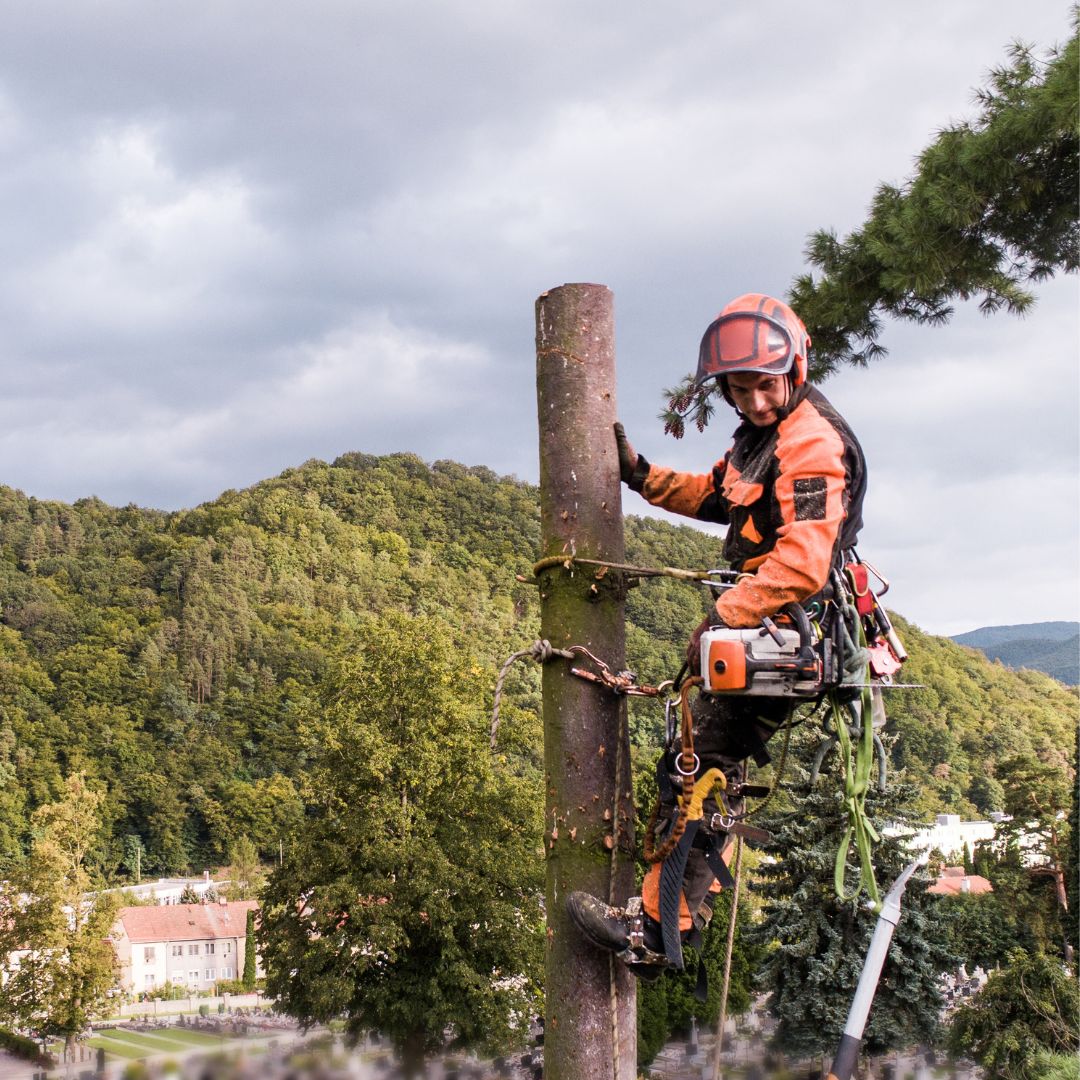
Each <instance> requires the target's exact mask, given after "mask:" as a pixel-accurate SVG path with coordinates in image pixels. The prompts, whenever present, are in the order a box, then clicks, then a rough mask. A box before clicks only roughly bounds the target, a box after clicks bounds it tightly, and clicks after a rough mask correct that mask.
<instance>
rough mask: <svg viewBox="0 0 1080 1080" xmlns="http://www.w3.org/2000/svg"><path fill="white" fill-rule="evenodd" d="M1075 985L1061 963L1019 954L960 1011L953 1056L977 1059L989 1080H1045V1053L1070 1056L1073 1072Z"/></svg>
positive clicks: (1078, 1041)
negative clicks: (1043, 1079) (959, 1055)
mask: <svg viewBox="0 0 1080 1080" xmlns="http://www.w3.org/2000/svg"><path fill="white" fill-rule="evenodd" d="M1077 986H1078V984H1077V982H1076V980H1075V979H1073V978H1070V977H1069V976H1068V975H1067V974H1066V973H1065V971H1064V969H1063V968H1062V966H1061V963H1060V962H1059V961H1057V960H1055V959H1053V958H1052V957H1049V956H1046V955H1045V954H1044V953H1030V954H1029V953H1026V952H1024V951H1023V950H1017V951H1016V952H1014V953H1012V954H1011V955H1010V957H1009V961H1008V966H1007V967H1006V968H1005V969H1004V970H1002V971H996V972H994V973H993V974H992V975H991V976H990V978H989V979H988V980H987V983H986V985H985V986H984V987H983V988H982V990H981V991H980V992H979V994H978V995H977V996H976V997H975V998H974V999H973V1000H972V1001H971V1002H970V1003H969V1004H966V1005H964V1006H962V1007H961V1008H960V1009H959V1010H958V1011H957V1012H956V1014H955V1015H954V1017H953V1019H952V1022H951V1024H950V1026H949V1044H950V1046H951V1048H952V1050H953V1052H954V1053H957V1054H963V1055H964V1056H966V1057H972V1058H974V1059H975V1060H976V1061H977V1062H978V1063H979V1064H980V1065H981V1066H982V1067H983V1069H984V1071H985V1073H986V1075H987V1077H989V1078H990V1080H998V1078H1000V1080H1042V1078H1043V1077H1045V1076H1046V1075H1047V1072H1046V1069H1047V1065H1048V1062H1047V1059H1046V1058H1045V1055H1047V1054H1056V1055H1062V1056H1068V1057H1070V1058H1071V1059H1072V1061H1073V1068H1074V1069H1075V1062H1076V1055H1077V1053H1078V1052H1080V1033H1078V1031H1077V1017H1078V1015H1080V993H1078V989H1077ZM1051 1064H1052V1063H1051ZM1073 1075H1075V1072H1074V1073H1073Z"/></svg>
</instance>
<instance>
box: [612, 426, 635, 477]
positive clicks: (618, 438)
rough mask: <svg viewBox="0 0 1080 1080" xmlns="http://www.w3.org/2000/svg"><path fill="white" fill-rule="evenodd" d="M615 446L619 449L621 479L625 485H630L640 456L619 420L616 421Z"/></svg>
mask: <svg viewBox="0 0 1080 1080" xmlns="http://www.w3.org/2000/svg"><path fill="white" fill-rule="evenodd" d="M615 445H616V446H617V447H618V448H619V478H620V479H621V480H622V482H623V483H624V484H629V483H630V481H631V480H633V478H634V469H636V468H637V463H638V455H637V451H636V450H635V449H634V447H633V446H632V445H631V443H630V440H629V439H628V438H627V437H626V430H625V429H624V428H623V426H622V424H620V423H619V422H618V421H617V420H616V421H615Z"/></svg>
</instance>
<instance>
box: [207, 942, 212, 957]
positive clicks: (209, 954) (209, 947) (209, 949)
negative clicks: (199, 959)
mask: <svg viewBox="0 0 1080 1080" xmlns="http://www.w3.org/2000/svg"><path fill="white" fill-rule="evenodd" d="M206 955H207V956H213V955H214V943H213V942H212V941H208V942H207V943H206Z"/></svg>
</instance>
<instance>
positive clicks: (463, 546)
mask: <svg viewBox="0 0 1080 1080" xmlns="http://www.w3.org/2000/svg"><path fill="white" fill-rule="evenodd" d="M538 539H539V527H538V506H537V492H536V489H535V488H534V487H532V486H530V485H527V484H523V483H521V482H519V481H517V480H514V479H508V478H500V477H497V476H496V475H495V474H494V473H492V472H491V471H490V470H488V469H484V468H465V467H463V466H461V465H458V464H455V463H453V462H437V463H435V464H434V465H431V466H428V465H426V464H425V463H424V462H423V461H421V460H420V459H419V458H417V457H414V456H412V455H409V454H396V455H392V456H389V457H382V458H377V457H371V456H366V455H362V454H348V455H345V456H343V457H342V458H339V459H338V460H337V461H335V462H334V463H333V464H332V465H328V464H325V463H323V462H318V461H311V462H308V463H307V464H305V465H303V466H301V467H299V468H296V469H291V470H288V471H286V472H285V473H283V474H282V475H281V476H279V477H276V478H274V479H272V480H267V481H265V482H263V483H260V484H257V485H255V486H254V487H252V488H250V489H248V490H245V491H239V492H237V491H228V492H226V493H224V494H223V495H222V496H221V497H220V498H218V499H216V500H215V501H213V502H211V503H207V504H206V505H203V506H200V507H198V508H196V509H194V510H186V511H179V512H176V513H163V512H159V511H153V510H143V509H139V508H137V507H134V506H128V507H125V508H122V509H117V508H113V507H109V506H106V505H105V504H104V503H102V502H101V501H100V500H97V499H84V500H80V501H78V502H76V503H75V504H74V505H70V506H69V505H66V504H62V503H56V502H44V501H40V500H37V499H34V498H28V497H26V496H25V495H23V494H22V493H20V492H17V491H14V490H12V489H10V488H4V487H0V552H2V557H0V776H2V780H3V783H2V784H0V872H2V863H3V862H5V861H7V860H10V859H11V858H12V857H13V856H14V855H15V854H16V853H17V852H18V851H19V850H20V849H21V848H25V845H26V842H27V839H28V833H29V815H30V813H31V812H32V811H33V809H34V808H36V807H37V806H38V805H40V804H42V803H43V802H47V801H50V800H52V799H54V798H56V797H57V795H58V794H59V791H60V786H61V780H62V778H63V777H64V776H66V775H67V774H69V773H71V772H72V771H75V770H83V771H85V772H86V773H87V774H88V775H89V776H90V777H91V779H92V781H93V782H95V783H98V784H100V785H101V786H103V787H105V788H106V789H107V790H108V800H107V803H106V827H105V831H104V835H103V838H102V844H101V848H100V851H99V852H97V853H96V859H97V863H98V868H99V869H100V871H101V872H102V874H103V875H104V876H105V877H107V878H110V879H120V878H123V876H124V873H125V871H124V869H123V868H124V865H125V851H130V849H131V845H132V844H133V843H137V842H138V841H141V843H142V844H143V845H144V847H145V854H144V855H143V857H142V869H143V872H144V873H164V872H175V871H180V870H183V869H189V868H190V869H196V870H197V869H202V868H203V867H204V866H211V865H215V864H219V863H221V862H222V861H223V860H224V859H225V857H226V853H227V851H228V848H229V846H230V844H231V843H232V842H233V841H235V840H236V839H237V838H238V837H239V836H241V835H247V836H249V837H251V838H252V839H253V840H255V842H256V843H257V845H258V847H259V848H260V850H261V851H262V853H263V854H264V856H267V857H270V856H272V855H273V854H275V853H276V851H277V847H278V841H279V839H282V838H287V836H288V833H289V831H290V829H291V828H292V826H293V825H294V824H295V823H296V822H297V821H298V819H299V817H300V815H301V814H302V812H303V807H302V801H301V795H300V780H301V777H302V775H303V769H304V758H303V754H302V752H301V744H300V741H299V740H298V738H297V731H298V724H299V723H300V722H301V720H302V718H303V717H305V716H310V715H311V714H312V712H313V710H317V709H318V707H319V706H318V691H319V686H320V682H321V678H322V675H323V673H324V672H325V671H326V669H327V665H329V664H331V663H333V662H334V661H335V659H336V658H339V657H340V656H342V655H346V654H348V652H349V649H350V647H351V643H352V642H353V640H354V634H355V633H356V631H357V628H358V627H360V626H361V625H362V624H363V623H364V621H365V620H368V619H371V618H373V617H375V616H376V615H378V614H379V613H385V612H387V611H388V610H396V611H400V612H404V613H405V614H407V615H409V616H410V617H413V618H416V619H420V620H423V623H424V625H425V628H426V629H427V632H429V633H430V634H444V635H448V636H450V637H452V638H453V639H454V641H455V642H456V643H457V644H458V646H459V647H460V649H461V650H462V653H463V654H465V655H468V656H470V657H472V659H473V662H474V664H475V665H476V666H478V668H479V669H480V670H481V671H483V670H487V671H490V672H491V682H492V683H493V682H494V676H495V672H496V669H497V666H498V664H499V663H500V662H501V661H502V660H503V659H504V658H505V657H506V656H507V655H508V654H509V653H511V652H513V651H515V650H516V649H519V648H521V647H523V646H524V645H526V644H528V643H529V642H531V641H532V640H533V639H534V638H535V637H536V636H537V632H538V598H537V596H536V593H535V589H534V588H533V587H531V586H530V585H527V584H524V583H521V582H519V581H517V580H516V578H515V575H516V574H519V573H527V571H528V568H529V567H530V566H531V564H532V562H533V561H534V559H535V557H536V551H537V545H538ZM627 547H628V556H629V558H630V559H631V560H633V561H635V562H640V563H645V564H651V565H666V566H687V567H707V566H710V565H714V564H715V562H716V556H717V551H718V548H719V544H718V542H717V541H716V539H715V538H713V537H710V536H707V535H705V534H703V533H701V532H699V531H697V530H695V529H692V528H688V527H682V528H676V527H672V526H670V525H668V524H666V523H663V522H658V521H655V520H652V519H634V518H630V519H628V522H627ZM704 602H705V601H704V598H703V596H702V594H701V592H700V591H699V590H698V589H696V588H695V587H691V586H687V585H685V584H681V583H678V582H673V581H670V580H662V581H656V582H651V583H649V584H645V585H643V586H642V587H641V588H638V589H634V590H632V591H631V593H630V594H629V599H628V615H629V621H630V625H629V627H628V647H629V651H630V661H631V664H632V665H633V666H635V667H636V668H637V670H638V671H639V673H640V675H641V677H642V678H643V680H645V681H652V682H655V681H659V680H660V679H663V678H666V677H670V676H671V675H673V674H674V673H675V670H676V669H677V667H678V663H679V660H680V658H681V655H682V651H683V647H684V642H685V639H686V637H687V635H688V634H689V632H690V630H691V629H692V628H693V627H694V625H695V624H696V623H697V622H698V621H699V620H700V618H701V613H702V611H703V610H704ZM907 643H908V646H909V649H910V651H911V654H912V661H911V663H910V664H909V665H908V668H907V670H906V671H905V677H907V678H909V679H910V681H913V682H924V683H926V684H927V688H926V689H925V690H916V691H908V692H904V695H903V696H901V692H897V693H896V694H894V695H893V699H892V707H891V710H890V711H891V714H892V716H893V718H894V726H895V728H896V729H897V730H898V732H899V734H900V736H901V737H900V739H899V740H898V742H897V744H896V747H895V749H894V750H893V754H894V758H895V762H896V764H901V765H905V764H906V765H908V766H910V768H911V772H912V774H913V775H914V776H915V777H916V778H917V779H918V780H919V781H920V783H922V785H923V790H924V803H925V808H926V809H927V810H934V809H941V808H944V807H949V808H953V809H955V810H957V811H958V812H961V813H973V812H975V811H976V810H979V811H984V810H989V809H993V808H995V806H997V805H999V804H1000V795H1001V792H1000V786H998V785H996V782H995V780H994V777H993V769H994V763H995V762H996V761H999V760H1001V759H1003V758H1005V757H1007V756H1009V755H1011V754H1016V753H1021V752H1033V753H1037V754H1038V755H1039V756H1040V757H1042V758H1043V759H1044V760H1051V761H1055V762H1060V763H1061V765H1062V767H1063V768H1064V767H1066V764H1065V763H1066V761H1067V752H1068V749H1069V748H1070V747H1071V745H1072V730H1073V724H1074V722H1075V709H1076V696H1075V695H1074V694H1072V693H1070V692H1069V691H1067V690H1065V689H1064V688H1063V687H1061V686H1060V684H1058V683H1055V682H1054V681H1053V680H1051V679H1048V678H1046V677H1044V676H1041V675H1039V674H1037V673H1033V672H1021V673H1013V672H1010V671H1007V670H1005V669H1003V668H1002V667H1000V666H999V665H993V664H991V663H990V662H989V661H986V660H984V659H983V658H982V657H980V656H978V655H977V654H975V653H973V652H971V651H970V650H966V649H962V648H960V647H958V646H956V645H954V644H953V643H952V642H949V641H948V640H946V639H942V638H932V637H928V636H926V635H923V634H921V633H919V632H918V631H917V630H915V629H908V630H907ZM416 662H417V664H420V665H422V664H423V658H422V657H417V658H416ZM538 687H539V678H538V674H537V671H536V669H535V668H533V667H530V668H528V669H526V668H524V667H520V668H519V669H518V670H517V673H516V674H515V675H514V677H513V678H512V679H511V681H510V683H509V685H508V691H509V698H508V708H510V709H513V710H514V714H515V715H516V716H517V717H518V722H519V723H522V724H528V725H532V728H533V745H534V746H535V743H536V738H535V736H536V733H537V732H538V730H539V717H538V712H537V706H538V701H539V698H538ZM483 705H484V706H485V707H489V706H490V694H489V698H488V700H487V701H486V702H484V703H483ZM631 724H632V731H633V733H634V736H635V738H636V739H637V740H638V741H639V742H643V743H644V742H648V741H650V740H652V739H654V738H655V737H656V733H657V731H658V729H659V727H660V720H659V716H658V713H657V711H656V707H655V705H652V704H638V703H635V704H634V705H633V708H632V714H631ZM525 742H526V743H527V742H528V740H525ZM537 797H538V798H541V797H542V795H541V792H540V788H539V785H538V789H537ZM136 838H137V839H136Z"/></svg>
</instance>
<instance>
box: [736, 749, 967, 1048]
mask: <svg viewBox="0 0 1080 1080" xmlns="http://www.w3.org/2000/svg"><path fill="white" fill-rule="evenodd" d="M800 741H801V740H800ZM805 749H806V747H805V746H804V747H803V750H805ZM795 790H796V794H795V796H794V798H795V802H796V805H795V807H794V809H793V810H789V811H787V812H783V813H780V814H778V815H776V816H771V817H769V818H767V819H764V820H763V821H761V822H760V823H761V824H763V825H765V826H766V827H767V828H769V829H770V830H771V831H772V839H771V840H770V842H769V843H768V845H766V851H767V852H768V853H769V854H770V855H772V856H773V857H774V861H768V862H764V863H762V865H761V866H760V867H759V868H758V875H759V877H760V878H761V883H760V884H759V886H758V889H757V891H758V893H759V895H761V896H762V897H763V898H764V919H763V921H762V923H761V924H760V926H759V927H758V928H757V930H756V934H757V935H758V936H759V939H760V941H761V942H762V944H765V945H770V946H771V948H770V950H769V952H768V953H767V954H766V958H765V961H764V963H763V965H762V967H761V971H760V985H761V988H762V989H764V990H766V991H767V992H768V994H769V999H768V1008H769V1012H770V1013H771V1014H772V1015H773V1016H775V1017H776V1018H777V1021H778V1024H777V1032H776V1042H777V1044H778V1046H779V1048H780V1049H782V1050H783V1051H785V1052H787V1053H793V1054H800V1055H813V1054H831V1053H832V1052H833V1051H834V1050H835V1048H836V1046H837V1045H838V1044H839V1040H840V1035H841V1033H842V1032H843V1030H844V1023H845V1021H846V1019H847V1013H848V1009H849V1007H850V1005H851V1000H852V997H853V996H854V993H855V987H856V986H857V985H858V981H859V976H860V975H861V973H862V968H863V964H864V962H865V959H866V952H867V948H868V946H869V944H870V938H871V936H872V934H873V930H874V925H875V922H876V918H875V916H874V915H873V914H871V913H870V912H869V911H868V910H866V909H865V908H864V907H863V906H862V905H860V904H859V903H858V901H857V900H856V901H848V902H845V901H841V900H839V899H838V898H837V896H836V891H835V888H834V880H833V878H834V867H835V860H836V853H837V848H838V846H839V844H840V840H841V837H842V836H843V834H844V831H845V829H846V825H847V817H846V812H845V810H844V808H843V804H842V799H841V795H842V792H843V779H842V777H840V776H838V775H834V774H825V775H823V776H822V778H821V779H820V780H819V781H818V783H817V785H816V786H815V787H813V788H806V787H804V786H803V785H802V784H801V783H797V784H796V789H795ZM914 796H915V789H914V787H913V786H912V785H911V784H909V783H905V782H903V780H902V778H900V779H897V778H893V779H891V780H890V782H889V785H888V787H887V789H886V791H884V792H879V791H877V790H876V789H874V790H873V791H872V792H871V793H870V795H869V796H868V798H867V803H866V807H867V811H868V812H869V814H870V817H871V819H872V821H873V823H874V825H875V828H876V829H877V831H878V832H879V833H882V834H883V839H882V841H881V843H880V844H877V845H875V848H874V865H875V870H876V873H877V877H878V880H879V882H880V884H881V889H882V892H885V891H886V890H887V889H888V888H889V887H890V885H891V883H892V882H893V881H894V880H895V879H896V878H897V877H898V876H899V874H900V872H901V871H902V870H903V868H904V866H905V865H906V864H907V863H909V862H910V861H911V857H912V856H911V854H910V852H909V851H907V850H906V848H905V846H904V844H903V843H902V842H901V841H900V840H898V839H896V838H890V837H889V836H887V835H884V826H885V825H886V824H891V823H895V822H905V821H908V822H909V821H910V816H909V815H910V806H911V803H912V800H913V798H914ZM849 865H850V863H849ZM850 884H851V882H850V881H849V886H850ZM928 884H929V879H928V878H927V877H926V875H925V874H921V873H918V874H916V875H915V876H914V877H913V878H912V879H911V880H910V881H909V883H908V886H907V890H906V892H905V893H904V898H903V916H902V918H901V919H900V922H899V924H898V925H897V927H896V931H895V933H894V936H893V939H892V943H891V945H890V947H889V953H888V956H887V959H886V961H885V965H884V968H883V970H882V975H881V981H880V983H879V986H878V990H877V995H876V998H875V1008H874V1009H873V1010H872V1011H871V1013H870V1021H869V1024H868V1026H867V1029H866V1033H865V1036H864V1048H865V1050H866V1051H867V1052H868V1053H871V1054H877V1053H883V1052H885V1051H887V1050H890V1049H895V1048H899V1047H903V1046H910V1045H912V1044H913V1043H917V1042H924V1041H930V1040H931V1039H932V1038H933V1036H934V1034H935V1032H936V1030H937V1026H938V1011H939V1009H940V1006H941V989H940V985H939V979H940V974H941V972H943V971H946V970H948V969H949V968H950V967H951V966H952V962H953V960H954V957H953V956H952V955H951V954H950V953H949V952H948V946H947V940H948V939H947V934H946V933H945V930H944V926H943V924H942V922H941V917H940V912H939V909H938V907H937V905H936V904H935V903H934V899H935V898H934V897H933V896H929V895H927V893H926V887H927V885H928Z"/></svg>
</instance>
